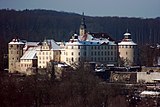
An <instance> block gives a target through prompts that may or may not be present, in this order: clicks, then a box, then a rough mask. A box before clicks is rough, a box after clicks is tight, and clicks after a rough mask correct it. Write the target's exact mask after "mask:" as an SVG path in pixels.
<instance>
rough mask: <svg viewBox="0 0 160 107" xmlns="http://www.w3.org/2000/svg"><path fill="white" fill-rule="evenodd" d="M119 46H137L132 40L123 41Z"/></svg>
mask: <svg viewBox="0 0 160 107" xmlns="http://www.w3.org/2000/svg"><path fill="white" fill-rule="evenodd" d="M118 45H137V44H136V43H134V42H133V41H132V39H123V40H122V41H121V42H120V43H118Z"/></svg>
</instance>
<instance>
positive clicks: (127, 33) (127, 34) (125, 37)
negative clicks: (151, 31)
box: [124, 29, 131, 39]
mask: <svg viewBox="0 0 160 107" xmlns="http://www.w3.org/2000/svg"><path fill="white" fill-rule="evenodd" d="M124 39H131V34H130V33H129V32H128V29H127V31H126V33H125V34H124Z"/></svg>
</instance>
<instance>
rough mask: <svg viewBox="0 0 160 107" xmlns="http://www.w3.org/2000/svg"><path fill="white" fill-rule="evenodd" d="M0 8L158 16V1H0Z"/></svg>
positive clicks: (86, 13)
mask: <svg viewBox="0 0 160 107" xmlns="http://www.w3.org/2000/svg"><path fill="white" fill-rule="evenodd" d="M0 8H1V9H4V8H10V9H17V10H19V9H20V10H23V9H49V10H57V11H66V12H74V13H79V14H81V13H82V12H85V15H89V16H122V17H125V16H127V17H144V18H155V17H159V16H160V0H0Z"/></svg>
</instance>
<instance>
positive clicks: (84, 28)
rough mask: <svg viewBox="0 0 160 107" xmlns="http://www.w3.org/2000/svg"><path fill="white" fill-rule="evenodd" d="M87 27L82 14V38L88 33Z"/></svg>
mask: <svg viewBox="0 0 160 107" xmlns="http://www.w3.org/2000/svg"><path fill="white" fill-rule="evenodd" d="M86 29H87V27H86V24H85V17H84V12H83V13H82V19H81V25H80V32H79V34H80V36H83V35H84V34H86V32H87V30H86Z"/></svg>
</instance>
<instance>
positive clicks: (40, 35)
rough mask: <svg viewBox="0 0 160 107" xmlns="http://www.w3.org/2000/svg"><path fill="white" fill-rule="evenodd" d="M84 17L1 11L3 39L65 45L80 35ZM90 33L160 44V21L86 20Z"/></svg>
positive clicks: (61, 13)
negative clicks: (50, 40)
mask: <svg viewBox="0 0 160 107" xmlns="http://www.w3.org/2000/svg"><path fill="white" fill-rule="evenodd" d="M81 17H82V16H81V15H79V14H75V13H66V12H57V11H51V10H23V11H16V10H6V9H3V10H0V37H1V40H5V41H6V42H8V41H10V40H11V38H13V37H15V36H18V37H20V38H22V39H26V40H31V41H33V40H34V41H39V40H43V39H44V38H53V39H55V40H57V41H66V40H68V39H69V38H70V36H71V35H72V34H73V33H74V32H75V31H76V32H77V33H78V31H79V25H80V21H81ZM85 18H86V25H87V28H88V32H106V33H108V34H109V35H111V36H112V37H113V38H114V39H116V40H117V41H118V40H120V39H122V38H123V34H124V33H125V31H126V29H129V31H130V32H131V34H132V38H133V39H134V40H135V42H137V43H139V44H146V43H155V44H156V43H158V42H159V41H160V36H159V35H160V20H159V17H158V18H155V19H142V18H127V17H90V16H85Z"/></svg>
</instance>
